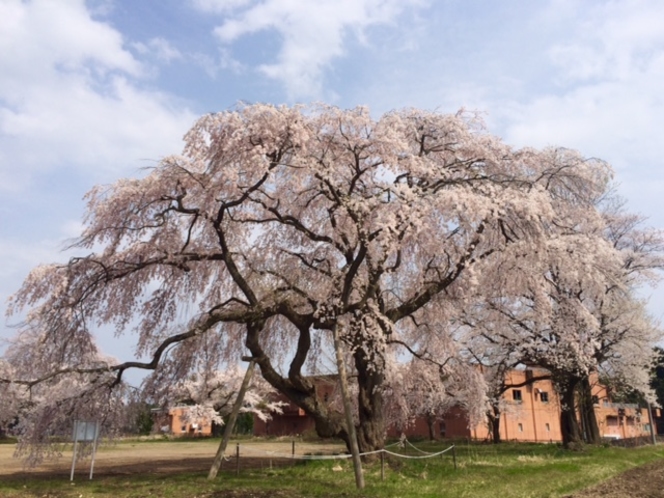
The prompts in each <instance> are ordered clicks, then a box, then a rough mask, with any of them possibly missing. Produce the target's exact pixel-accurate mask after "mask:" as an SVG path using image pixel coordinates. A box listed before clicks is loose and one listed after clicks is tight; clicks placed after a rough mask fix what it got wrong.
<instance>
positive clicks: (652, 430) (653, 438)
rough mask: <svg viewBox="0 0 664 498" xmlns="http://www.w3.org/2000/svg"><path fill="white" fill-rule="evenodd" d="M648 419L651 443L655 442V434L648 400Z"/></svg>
mask: <svg viewBox="0 0 664 498" xmlns="http://www.w3.org/2000/svg"><path fill="white" fill-rule="evenodd" d="M648 419H649V420H650V437H652V444H657V436H655V417H653V413H652V406H650V402H648Z"/></svg>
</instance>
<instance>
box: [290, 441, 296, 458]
mask: <svg viewBox="0 0 664 498" xmlns="http://www.w3.org/2000/svg"><path fill="white" fill-rule="evenodd" d="M291 456H292V457H293V458H295V439H293V447H292V449H291Z"/></svg>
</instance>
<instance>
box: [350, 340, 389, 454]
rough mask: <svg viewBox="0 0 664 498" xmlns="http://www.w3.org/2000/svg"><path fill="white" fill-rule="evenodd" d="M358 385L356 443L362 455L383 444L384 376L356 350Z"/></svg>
mask: <svg viewBox="0 0 664 498" xmlns="http://www.w3.org/2000/svg"><path fill="white" fill-rule="evenodd" d="M354 356H355V366H356V367H357V384H358V396H357V402H358V416H359V422H360V423H359V427H358V431H357V441H358V444H359V445H360V451H361V452H362V453H364V452H366V451H373V450H378V449H380V448H382V447H383V445H384V443H385V419H384V417H383V406H384V402H383V390H382V387H383V382H384V380H385V376H384V374H383V373H382V372H380V371H378V370H379V369H377V368H371V367H372V365H371V364H370V360H369V359H368V358H366V356H365V354H364V351H362V349H361V348H358V349H357V350H356V351H355V353H354Z"/></svg>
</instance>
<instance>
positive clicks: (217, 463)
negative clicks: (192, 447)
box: [208, 358, 256, 479]
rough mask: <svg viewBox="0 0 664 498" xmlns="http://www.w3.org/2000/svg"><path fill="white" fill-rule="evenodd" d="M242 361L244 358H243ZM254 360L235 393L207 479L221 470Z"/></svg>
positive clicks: (252, 369) (252, 359)
mask: <svg viewBox="0 0 664 498" xmlns="http://www.w3.org/2000/svg"><path fill="white" fill-rule="evenodd" d="M243 359H244V358H243ZM255 364H256V360H255V359H254V358H251V359H250V360H249V366H248V367H247V372H246V373H245V374H244V379H242V385H241V386H240V391H239V392H238V393H237V398H236V399H235V403H234V404H233V410H232V411H231V415H230V416H229V417H228V423H227V424H226V427H224V437H222V438H221V443H219V448H218V449H217V454H216V455H215V456H214V461H213V462H212V467H210V472H209V473H208V479H214V478H215V477H217V473H218V472H219V469H220V468H221V463H222V462H223V461H224V453H226V446H228V441H229V440H230V438H231V435H232V434H233V429H234V428H235V422H236V421H237V415H238V413H240V408H242V403H243V402H244V395H245V393H246V392H247V389H249V383H250V382H251V376H252V375H253V373H254V365H255Z"/></svg>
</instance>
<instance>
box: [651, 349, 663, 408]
mask: <svg viewBox="0 0 664 498" xmlns="http://www.w3.org/2000/svg"><path fill="white" fill-rule="evenodd" d="M655 354H656V357H655V362H654V365H653V367H652V370H651V373H652V378H651V380H650V387H651V388H652V390H653V391H655V396H656V397H657V404H658V405H659V406H661V407H664V349H662V348H661V347H656V348H655Z"/></svg>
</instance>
